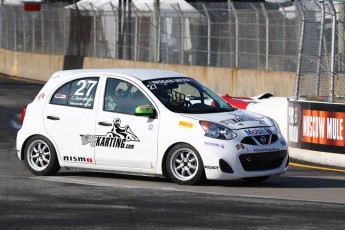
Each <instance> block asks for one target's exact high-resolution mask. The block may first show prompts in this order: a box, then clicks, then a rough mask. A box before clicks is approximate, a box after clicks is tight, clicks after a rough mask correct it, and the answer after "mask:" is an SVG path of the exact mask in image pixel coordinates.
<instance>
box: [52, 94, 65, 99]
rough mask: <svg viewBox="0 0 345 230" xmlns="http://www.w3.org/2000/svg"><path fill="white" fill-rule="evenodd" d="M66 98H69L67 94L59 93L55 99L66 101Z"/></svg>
mask: <svg viewBox="0 0 345 230" xmlns="http://www.w3.org/2000/svg"><path fill="white" fill-rule="evenodd" d="M66 97H67V96H66V95H65V94H58V93H57V94H55V95H54V98H56V99H66Z"/></svg>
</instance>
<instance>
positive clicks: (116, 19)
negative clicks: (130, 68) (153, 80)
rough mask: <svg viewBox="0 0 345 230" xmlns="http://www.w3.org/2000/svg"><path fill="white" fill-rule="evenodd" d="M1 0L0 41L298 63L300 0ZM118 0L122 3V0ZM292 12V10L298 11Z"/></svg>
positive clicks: (194, 60) (38, 49)
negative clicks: (152, 1)
mask: <svg viewBox="0 0 345 230" xmlns="http://www.w3.org/2000/svg"><path fill="white" fill-rule="evenodd" d="M121 2H123V1H109V2H108V3H106V4H104V5H101V6H100V5H96V4H95V5H92V4H91V3H88V4H87V5H85V4H84V5H81V4H79V5H78V7H76V5H71V6H67V7H63V6H61V5H54V4H44V5H42V7H41V11H39V12H24V11H23V7H13V6H11V7H9V6H0V31H1V32H0V33H1V34H0V47H1V48H5V49H9V50H15V51H23V52H35V53H47V54H62V55H76V56H91V57H100V58H118V59H130V60H138V61H152V62H153V61H156V62H161V63H170V64H183V65H201V66H217V67H236V68H242V69H266V70H281V71H295V70H296V64H297V59H296V57H297V47H298V44H299V41H298V39H299V24H298V17H297V16H296V10H295V9H292V10H288V8H286V7H289V6H293V2H291V1H288V0H286V1H284V0H276V1H273V0H271V1H270V2H265V3H263V2H260V3H258V2H253V3H249V2H241V1H236V2H232V1H228V2H224V3H219V2H218V3H206V4H201V3H194V4H192V5H189V4H187V7H186V6H185V5H179V4H172V5H169V6H163V5H161V6H160V10H159V13H158V17H155V15H157V14H156V12H157V11H156V10H155V8H154V7H153V6H151V5H142V6H139V5H134V4H132V5H131V6H130V7H128V6H126V5H119V4H120V3H121ZM115 3H116V4H115ZM291 15H292V17H291Z"/></svg>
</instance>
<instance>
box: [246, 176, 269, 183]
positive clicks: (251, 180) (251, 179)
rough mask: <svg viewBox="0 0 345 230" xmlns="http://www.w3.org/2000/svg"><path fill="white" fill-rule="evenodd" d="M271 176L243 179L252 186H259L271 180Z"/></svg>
mask: <svg viewBox="0 0 345 230" xmlns="http://www.w3.org/2000/svg"><path fill="white" fill-rule="evenodd" d="M270 177H271V176H259V177H247V178H243V180H244V181H246V182H248V183H251V184H258V183H260V182H263V181H265V180H267V179H268V178H270Z"/></svg>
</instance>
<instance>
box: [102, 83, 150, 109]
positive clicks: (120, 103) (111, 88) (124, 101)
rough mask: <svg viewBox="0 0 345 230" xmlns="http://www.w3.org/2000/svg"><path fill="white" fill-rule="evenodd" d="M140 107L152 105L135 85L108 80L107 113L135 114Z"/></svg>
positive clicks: (105, 101)
mask: <svg viewBox="0 0 345 230" xmlns="http://www.w3.org/2000/svg"><path fill="white" fill-rule="evenodd" d="M139 105H150V106H151V107H152V104H151V102H150V101H149V100H148V99H147V97H146V96H145V95H144V94H143V93H142V92H141V91H140V90H139V89H138V88H137V87H135V86H134V85H132V84H131V83H128V82H126V81H122V80H118V79H113V78H108V80H107V85H106V90H105V95H104V107H103V109H104V110H105V111H110V112H118V113H125V114H133V115H134V111H135V108H136V107H137V106H139Z"/></svg>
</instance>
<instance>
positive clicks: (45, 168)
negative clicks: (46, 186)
mask: <svg viewBox="0 0 345 230" xmlns="http://www.w3.org/2000/svg"><path fill="white" fill-rule="evenodd" d="M24 154H25V164H26V165H27V167H28V168H29V170H30V171H31V172H32V173H33V174H35V175H37V176H47V175H53V174H55V173H57V172H58V171H59V170H60V165H59V162H58V159H57V156H56V151H55V148H54V146H53V144H52V143H51V142H50V141H49V140H48V139H47V138H46V137H44V136H33V137H31V138H30V139H29V140H28V142H27V144H26V145H25V149H24Z"/></svg>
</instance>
